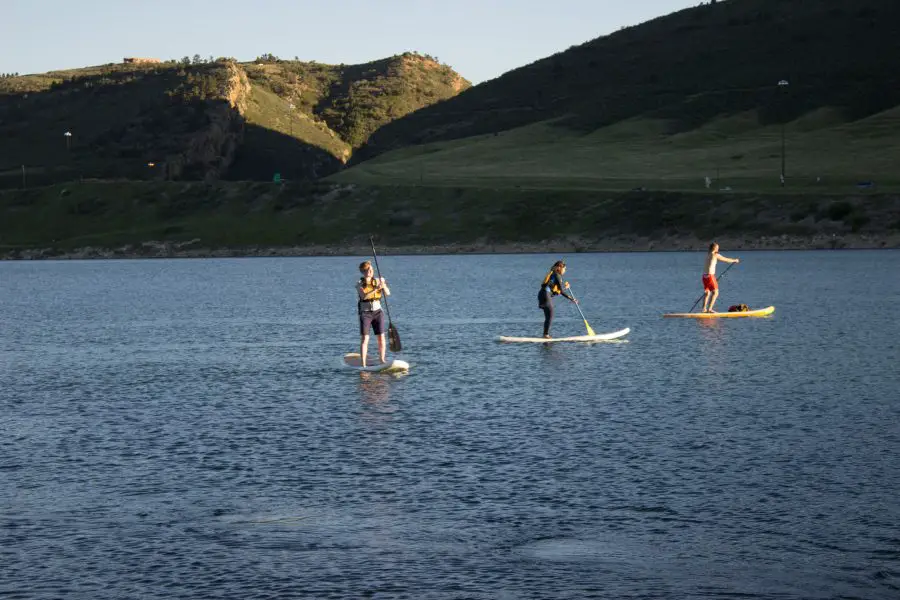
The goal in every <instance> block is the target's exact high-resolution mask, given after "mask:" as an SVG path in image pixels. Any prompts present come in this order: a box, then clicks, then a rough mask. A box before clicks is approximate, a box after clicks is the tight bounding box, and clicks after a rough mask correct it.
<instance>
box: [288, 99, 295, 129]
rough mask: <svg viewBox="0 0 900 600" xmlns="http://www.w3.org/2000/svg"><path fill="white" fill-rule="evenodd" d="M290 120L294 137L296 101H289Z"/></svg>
mask: <svg viewBox="0 0 900 600" xmlns="http://www.w3.org/2000/svg"><path fill="white" fill-rule="evenodd" d="M288 109H289V110H288V120H289V121H290V122H291V137H294V103H293V102H288Z"/></svg>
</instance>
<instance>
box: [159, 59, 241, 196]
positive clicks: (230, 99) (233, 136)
mask: <svg viewBox="0 0 900 600" xmlns="http://www.w3.org/2000/svg"><path fill="white" fill-rule="evenodd" d="M225 68H226V69H227V71H228V76H227V79H226V83H225V86H224V89H223V90H222V94H221V95H222V98H221V99H220V100H217V101H211V102H210V106H209V107H208V108H207V110H206V118H207V124H206V126H205V127H204V128H203V129H202V130H200V131H199V132H197V133H195V134H193V135H192V136H190V138H189V140H188V143H187V145H186V148H185V150H184V151H183V152H180V153H178V154H172V155H169V156H167V157H166V162H165V168H164V169H163V170H162V171H161V174H160V175H161V177H162V178H164V179H186V178H190V179H202V180H204V181H207V182H211V181H216V180H218V179H220V178H221V177H222V175H223V174H224V173H225V172H226V171H227V170H228V168H229V167H230V166H231V163H232V162H233V161H234V157H235V154H236V152H237V149H238V148H239V147H240V145H241V142H242V141H243V137H244V123H245V117H244V113H245V112H246V109H247V98H248V96H249V94H250V83H249V82H248V81H247V76H246V74H245V73H244V71H243V69H241V68H240V67H238V66H237V65H235V64H234V63H227V64H226V66H225Z"/></svg>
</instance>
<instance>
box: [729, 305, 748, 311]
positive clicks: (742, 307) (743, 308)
mask: <svg viewBox="0 0 900 600" xmlns="http://www.w3.org/2000/svg"><path fill="white" fill-rule="evenodd" d="M749 311H750V307H749V306H747V305H746V304H732V305H731V306H729V307H728V312H749Z"/></svg>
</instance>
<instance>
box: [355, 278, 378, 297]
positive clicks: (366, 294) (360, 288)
mask: <svg viewBox="0 0 900 600" xmlns="http://www.w3.org/2000/svg"><path fill="white" fill-rule="evenodd" d="M356 291H357V293H358V294H359V299H360V300H361V301H363V302H371V301H372V300H375V291H374V290H373V291H371V292H366V291H365V290H364V289H363V284H362V282H359V283H357V284H356Z"/></svg>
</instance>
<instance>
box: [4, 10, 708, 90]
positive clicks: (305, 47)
mask: <svg viewBox="0 0 900 600" xmlns="http://www.w3.org/2000/svg"><path fill="white" fill-rule="evenodd" d="M698 3H699V2H698V1H697V0H569V1H568V2H563V1H557V2H552V1H551V0H440V1H435V0H344V1H342V2H338V1H334V0H332V1H329V0H317V1H315V2H313V1H310V0H241V1H240V2H239V1H237V0H218V1H209V0H203V1H200V0H143V1H135V0H117V1H113V0H80V1H79V0H0V73H10V72H19V73H20V74H25V73H43V72H45V71H51V70H55V69H65V68H74V67H84V66H89V65H98V64H104V63H109V62H119V61H121V60H122V57H124V56H147V57H156V58H161V59H164V60H165V59H171V58H176V59H177V58H181V57H182V56H193V55H194V54H199V55H200V56H203V57H204V58H206V57H208V56H210V55H212V56H233V57H235V58H237V59H238V60H242V61H243V60H252V59H254V58H255V57H257V56H259V55H260V54H263V53H267V52H268V53H272V54H275V55H276V56H279V57H281V58H293V57H294V56H297V57H299V58H300V59H301V60H316V61H319V62H323V63H330V64H338V63H347V64H353V63H362V62H368V61H370V60H375V59H378V58H384V57H387V56H391V55H394V54H399V53H401V52H404V51H406V50H417V51H419V52H422V53H425V54H430V55H432V56H435V57H437V58H438V59H439V60H441V61H442V62H445V63H447V64H449V65H450V66H451V67H453V68H454V69H456V71H457V72H459V73H460V74H461V75H462V76H463V77H466V78H467V79H469V80H470V81H472V82H473V83H480V82H482V81H485V80H488V79H493V78H494V77H497V76H499V75H501V74H503V73H505V72H506V71H509V70H511V69H514V68H516V67H520V66H522V65H525V64H528V63H530V62H532V61H534V60H536V59H539V58H543V57H545V56H549V55H551V54H553V53H555V52H559V51H561V50H565V49H566V48H568V47H569V46H573V45H576V44H580V43H582V42H586V41H588V40H591V39H594V38H596V37H599V36H601V35H605V34H607V33H611V32H613V31H615V30H616V29H618V28H619V27H621V26H623V25H636V24H638V23H640V22H643V21H646V20H648V19H651V18H653V17H657V16H660V15H664V14H668V13H670V12H673V11H676V10H680V9H682V8H686V7H688V6H693V5H696V4H698Z"/></svg>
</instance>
